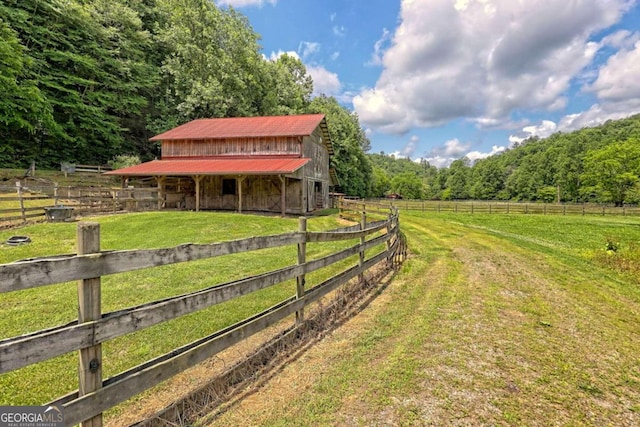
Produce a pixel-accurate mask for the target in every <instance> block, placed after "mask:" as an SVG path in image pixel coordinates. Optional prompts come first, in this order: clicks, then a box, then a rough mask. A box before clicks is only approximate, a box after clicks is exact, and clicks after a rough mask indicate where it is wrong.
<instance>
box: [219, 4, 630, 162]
mask: <svg viewBox="0 0 640 427" xmlns="http://www.w3.org/2000/svg"><path fill="white" fill-rule="evenodd" d="M639 1H640V0H401V1H400V0H395V1H394V0H366V1H365V0H216V3H217V4H218V5H219V6H225V5H230V6H233V7H234V8H236V10H238V11H240V12H241V13H242V14H244V15H245V16H247V17H248V19H249V22H250V24H251V26H252V27H253V29H254V30H255V31H256V32H257V33H259V34H260V35H261V36H262V40H261V45H262V47H263V54H264V55H265V56H266V57H267V58H275V57H277V56H278V55H281V54H283V53H288V54H293V55H296V56H297V57H298V58H300V59H301V60H302V62H303V63H304V64H305V66H306V67H307V73H308V74H310V75H311V76H312V77H313V79H314V88H315V91H316V93H324V94H326V95H330V96H334V97H335V98H337V99H338V100H339V101H340V102H341V103H343V105H345V106H346V107H348V108H349V109H351V110H353V111H355V112H356V113H357V114H358V116H359V118H360V124H361V125H362V126H363V128H364V129H366V131H367V134H368V136H369V139H370V140H371V146H372V149H371V152H374V153H377V152H381V151H384V152H385V153H387V154H395V155H397V156H406V157H410V158H412V159H414V160H419V159H421V158H424V159H427V160H428V161H429V162H430V163H431V164H434V165H436V166H446V165H448V164H449V163H450V162H451V161H453V160H455V159H457V158H461V157H463V156H467V157H469V158H470V159H471V160H475V159H479V158H483V157H486V156H488V155H490V154H494V153H498V152H501V151H503V150H504V149H506V148H508V147H510V146H512V145H513V144H514V143H516V142H519V141H522V140H523V139H524V138H526V137H529V136H532V135H536V136H539V137H546V136H549V135H550V134H552V133H554V132H569V131H572V130H575V129H579V128H582V127H585V126H594V125H597V124H600V123H603V122H605V121H606V120H609V119H618V118H622V117H627V116H629V115H632V114H636V113H640V4H639Z"/></svg>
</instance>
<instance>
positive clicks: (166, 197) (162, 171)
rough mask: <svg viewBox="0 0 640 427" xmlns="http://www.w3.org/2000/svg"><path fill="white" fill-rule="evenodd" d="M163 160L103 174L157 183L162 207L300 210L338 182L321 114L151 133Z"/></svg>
mask: <svg viewBox="0 0 640 427" xmlns="http://www.w3.org/2000/svg"><path fill="white" fill-rule="evenodd" d="M151 141H159V142H160V144H161V158H160V159H159V160H153V161H150V162H146V163H142V164H139V165H136V166H131V167H127V168H123V169H118V170H114V171H110V172H108V173H107V174H109V175H117V176H120V177H122V182H123V185H127V186H128V185H131V183H133V182H135V181H136V180H137V181H139V182H140V181H141V180H146V181H147V182H148V181H149V179H150V178H152V182H154V185H156V186H157V188H158V197H159V199H160V206H161V207H164V208H167V209H190V210H196V211H199V210H203V209H209V210H234V211H238V212H242V211H260V212H278V213H281V214H282V215H285V214H306V213H310V212H313V211H315V210H318V209H324V208H327V207H329V191H330V188H331V187H332V186H335V185H337V184H338V182H337V178H336V174H335V172H334V171H333V170H332V169H330V167H329V161H330V157H331V156H332V155H333V146H332V143H331V138H330V137H329V132H328V130H327V121H326V118H325V116H324V115H323V114H304V115H290V116H270V117H234V118H215V119H197V120H193V121H191V122H188V123H185V124H183V125H181V126H178V127H176V128H174V129H171V130H169V131H167V132H164V133H161V134H160V135H157V136H154V137H153V138H151Z"/></svg>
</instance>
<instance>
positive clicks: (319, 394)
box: [206, 214, 640, 426]
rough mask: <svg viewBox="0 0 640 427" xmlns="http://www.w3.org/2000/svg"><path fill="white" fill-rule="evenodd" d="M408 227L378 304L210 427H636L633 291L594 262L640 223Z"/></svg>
mask: <svg viewBox="0 0 640 427" xmlns="http://www.w3.org/2000/svg"><path fill="white" fill-rule="evenodd" d="M401 221H402V226H403V228H404V230H405V233H406V234H407V237H408V239H409V245H410V248H411V251H412V257H411V258H410V259H409V260H408V261H407V262H406V263H405V264H404V266H403V268H402V271H401V272H400V273H399V274H398V275H397V276H396V277H395V278H394V279H393V281H392V282H391V283H389V284H388V286H386V287H384V286H383V287H382V290H381V295H380V296H379V297H378V298H377V299H376V300H375V301H374V302H373V303H372V304H370V305H369V306H368V307H367V308H366V309H364V311H363V312H362V313H361V314H360V315H358V316H357V317H356V318H354V319H352V320H351V321H349V322H348V323H347V324H345V325H344V327H342V328H340V329H338V330H336V331H335V332H334V333H332V335H331V336H329V337H327V338H326V339H324V340H323V341H322V342H321V343H320V344H319V345H317V346H315V347H314V348H312V349H310V350H308V351H307V352H306V353H305V354H304V355H303V356H300V357H299V358H298V360H296V361H295V362H293V363H290V364H288V365H287V366H285V367H283V368H282V372H280V373H279V374H278V376H277V377H276V378H275V379H274V380H272V381H270V382H269V383H268V384H267V385H266V386H264V387H263V388H261V389H260V390H256V391H255V393H252V394H251V395H250V396H249V397H247V398H245V399H244V400H243V401H242V402H239V403H235V404H233V405H231V406H230V407H226V408H222V409H221V410H220V411H219V412H218V413H215V414H212V415H211V416H210V417H209V419H208V420H207V422H206V424H207V425H211V426H226V425H240V424H243V425H265V426H284V425H287V426H288V425H465V426H476V425H502V426H506V425H512V426H520V425H527V426H549V425H574V426H578V425H579V426H583V425H586V426H603V425H615V426H632V425H640V405H639V403H638V402H640V365H639V360H638V348H640V285H639V284H638V281H637V276H634V275H633V274H631V273H628V272H624V271H619V270H617V269H615V268H612V266H613V267H615V264H607V263H606V262H602V261H601V260H600V258H601V257H602V256H605V257H608V258H616V257H619V258H624V257H627V259H629V254H630V253H632V249H633V248H632V246H633V245H634V244H635V243H634V242H637V241H638V240H639V239H640V227H639V225H640V221H639V220H637V219H629V218H624V219H623V218H621V219H611V218H604V219H603V218H582V217H571V218H564V217H544V216H533V215H532V216H526V217H523V216H487V215H474V216H471V215H453V214H447V215H436V214H432V215H429V216H428V217H427V216H421V215H419V214H415V215H413V214H412V215H409V214H403V215H401ZM611 239H613V240H616V241H617V243H618V244H619V246H618V249H617V250H616V251H615V252H614V251H606V247H607V242H609V241H610V240H611Z"/></svg>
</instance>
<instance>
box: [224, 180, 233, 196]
mask: <svg viewBox="0 0 640 427" xmlns="http://www.w3.org/2000/svg"><path fill="white" fill-rule="evenodd" d="M222 195H223V196H226V195H232V196H235V195H236V180H235V179H223V180H222Z"/></svg>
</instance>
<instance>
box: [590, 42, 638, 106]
mask: <svg viewBox="0 0 640 427" xmlns="http://www.w3.org/2000/svg"><path fill="white" fill-rule="evenodd" d="M638 76H640V41H636V42H635V44H634V45H633V48H631V49H628V50H627V49H623V50H620V51H618V52H617V53H616V54H615V55H612V56H611V57H610V58H609V59H608V61H607V63H606V64H605V65H604V66H603V67H602V68H601V69H600V70H599V73H598V78H597V79H596V80H595V82H593V84H592V85H591V86H590V87H588V88H587V89H586V90H587V91H591V92H594V93H595V94H596V96H597V97H598V98H599V99H601V100H603V101H605V102H606V101H610V102H619V101H624V100H628V99H633V98H640V78H638Z"/></svg>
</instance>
